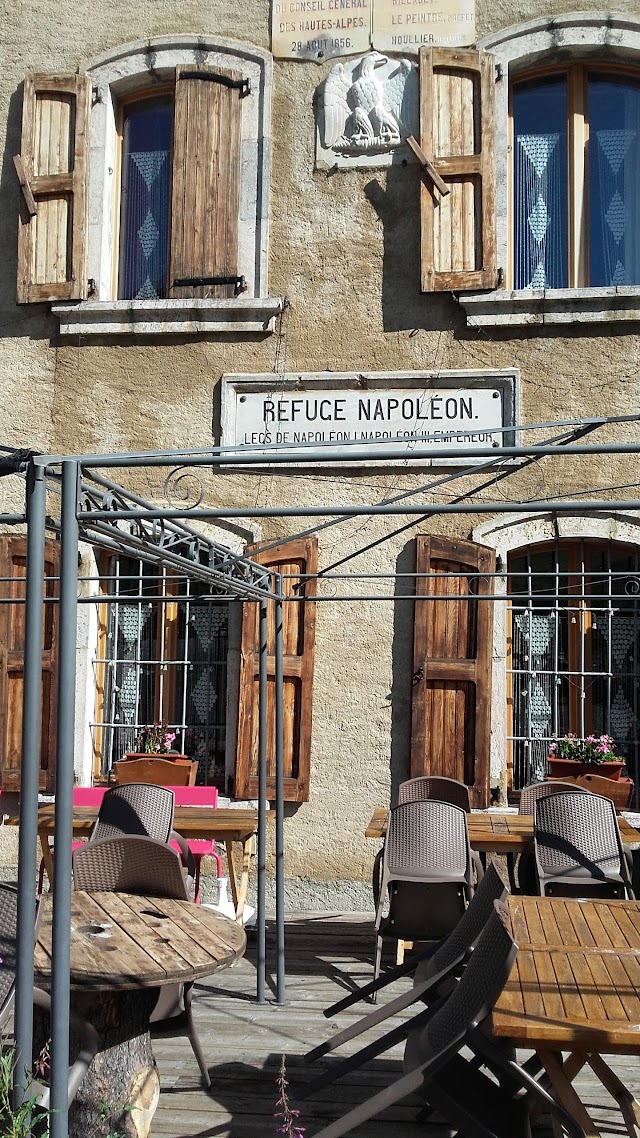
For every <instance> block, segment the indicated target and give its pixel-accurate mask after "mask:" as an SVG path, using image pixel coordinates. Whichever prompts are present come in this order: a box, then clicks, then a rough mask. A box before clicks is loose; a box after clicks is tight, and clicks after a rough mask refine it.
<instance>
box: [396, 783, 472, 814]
mask: <svg viewBox="0 0 640 1138" xmlns="http://www.w3.org/2000/svg"><path fill="white" fill-rule="evenodd" d="M425 798H436V799H437V800H438V802H451V803H452V805H453V806H459V807H460V809H461V810H464V811H466V813H467V814H469V813H470V811H471V803H470V801H469V788H468V786H466V785H465V784H464V782H458V780H457V779H455V778H442V777H440V776H436V775H424V776H422V777H420V778H409V779H407V781H406V782H401V783H400V786H399V787H398V806H401V805H402V804H403V803H404V802H421V801H422V800H423V799H425Z"/></svg>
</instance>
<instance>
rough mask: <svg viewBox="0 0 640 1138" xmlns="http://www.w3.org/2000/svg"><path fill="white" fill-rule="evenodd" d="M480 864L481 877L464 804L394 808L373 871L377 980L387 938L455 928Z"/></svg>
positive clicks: (435, 936)
mask: <svg viewBox="0 0 640 1138" xmlns="http://www.w3.org/2000/svg"><path fill="white" fill-rule="evenodd" d="M474 864H475V866H476V870H477V875H478V878H480V877H481V876H482V868H481V866H480V864H479V859H477V858H474V856H473V855H472V853H471V848H470V846H469V835H468V832H467V816H466V814H465V812H464V810H461V809H460V807H459V806H452V805H451V803H448V802H440V801H436V800H435V799H427V800H423V801H418V802H405V803H403V804H402V805H401V806H396V807H395V808H394V809H393V810H391V811H390V813H389V824H388V828H387V836H386V838H385V843H384V847H383V849H382V850H380V852H379V853H378V855H377V856H376V860H375V863H374V870H373V893H374V901H375V908H376V915H375V930H376V954H375V964H374V973H373V978H374V980H376V979H377V977H378V974H379V972H380V961H381V956H382V944H383V940H384V938H393V939H394V940H396V941H398V940H411V941H425V940H440V939H441V938H442V937H443V936H446V935H447V934H448V933H450V932H451V930H452V929H453V928H454V927H455V925H456V924H457V923H458V921H459V920H460V917H461V916H462V914H463V912H464V910H465V909H466V907H467V905H468V903H469V901H470V900H471V897H472V896H473V889H474V885H473V866H474ZM387 899H388V902H389V906H388V912H387V913H386V915H385V911H384V910H385V906H386V903H387Z"/></svg>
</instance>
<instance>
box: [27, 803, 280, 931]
mask: <svg viewBox="0 0 640 1138" xmlns="http://www.w3.org/2000/svg"><path fill="white" fill-rule="evenodd" d="M97 817H98V809H97V807H91V806H74V808H73V836H74V838H75V837H80V838H89V837H90V836H91V831H92V830H93V827H94V826H95V823H96V818H97ZM16 821H17V819H11V822H16ZM54 824H55V806H54V805H53V803H48V804H47V805H46V806H41V807H40V808H39V810H38V836H39V838H40V845H41V847H42V856H43V858H44V864H45V869H46V871H47V877H48V878H49V881H53V850H52V846H51V839H52V838H53V833H54ZM173 828H174V830H177V832H178V833H179V834H182V837H183V838H185V839H187V840H188V839H189V838H193V839H198V838H205V839H207V838H213V839H214V841H216V842H223V843H224V846H225V850H226V854H227V863H228V866H229V882H230V885H231V893H232V896H233V903H234V905H235V907H236V916H237V919H238V920H241V919H242V914H243V910H244V905H245V901H246V899H247V889H248V886H249V865H250V862H251V854H252V851H253V839H254V835H255V834H256V832H257V830H258V811H257V810H229V809H227V810H225V809H218V808H217V807H216V808H214V807H212V806H176V808H175V814H174V817H173ZM234 843H237V844H239V845H241V847H242V868H241V870H240V874H239V875H238V867H237V864H236V861H235V856H234V849H233V847H234Z"/></svg>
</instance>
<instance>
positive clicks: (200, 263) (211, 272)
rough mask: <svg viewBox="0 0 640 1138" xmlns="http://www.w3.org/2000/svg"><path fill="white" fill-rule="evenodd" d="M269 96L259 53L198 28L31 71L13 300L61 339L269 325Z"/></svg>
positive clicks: (272, 302)
mask: <svg viewBox="0 0 640 1138" xmlns="http://www.w3.org/2000/svg"><path fill="white" fill-rule="evenodd" d="M150 59H153V65H152V66H150ZM270 95H271V57H270V55H269V54H268V53H267V52H263V51H260V50H259V49H257V48H252V47H250V46H248V45H247V46H246V47H245V46H240V45H238V44H231V43H225V42H224V41H218V40H212V39H208V38H207V37H200V38H198V39H194V38H193V37H188V36H177V37H175V36H174V37H169V36H167V37H159V38H158V39H155V40H151V41H149V42H148V43H145V44H140V43H138V44H130V45H126V46H125V47H122V48H120V49H116V50H115V51H114V52H111V53H109V54H108V55H106V56H103V57H101V58H100V59H99V60H97V61H96V62H95V63H93V64H91V65H90V66H89V67H88V68H87V71H86V72H85V73H82V74H79V75H71V76H69V75H67V76H65V75H35V76H29V77H28V78H27V79H26V80H25V84H24V98H23V127H22V145H21V154H20V156H19V157H18V160H17V170H18V177H19V179H20V184H21V187H22V191H23V198H22V204H21V217H20V237H19V257H18V261H19V264H18V301H19V303H32V302H41V301H50V302H53V303H54V305H55V307H54V311H55V313H56V314H57V315H58V317H59V319H60V331H61V334H62V335H65V334H73V335H100V336H104V335H109V334H110V333H111V334H120V335H121V334H126V335H132V334H135V333H136V332H140V333H143V334H145V335H150V334H153V333H154V332H155V333H158V334H166V333H171V332H174V333H189V334H194V333H204V332H259V333H264V332H265V331H267V332H268V331H273V328H274V327H275V317H276V315H277V313H278V312H279V311H280V309H281V306H282V303H281V300H280V299H279V298H275V297H273V298H272V297H269V296H268V295H267V256H268V233H267V230H268V186H269V156H270V146H269V119H270ZM69 301H72V302H74V303H72V304H70V303H68V302H69ZM78 301H82V302H83V303H81V304H78V303H77V302H78ZM60 302H62V303H60Z"/></svg>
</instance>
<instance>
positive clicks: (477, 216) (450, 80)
mask: <svg viewBox="0 0 640 1138" xmlns="http://www.w3.org/2000/svg"><path fill="white" fill-rule="evenodd" d="M494 87H495V61H494V57H493V56H492V55H489V54H488V53H487V52H483V51H471V50H469V51H466V50H465V51H462V50H460V51H457V50H450V49H448V48H426V47H424V48H421V49H420V144H421V147H422V150H423V151H424V153H425V155H426V156H427V158H429V159H430V160H431V162H432V163H433V166H434V167H435V169H436V172H437V173H438V174H439V175H440V176H441V177H442V178H443V180H444V181H445V183H446V184H447V186H448V188H449V191H450V192H449V193H448V194H447V195H446V196H442V195H441V194H440V193H439V192H438V190H437V189H435V188H434V186H433V184H432V183H431V182H430V180H429V179H427V178H426V177H423V181H422V185H421V187H420V216H421V222H420V224H421V241H422V250H421V277H422V291H423V292H444V291H447V290H449V289H451V290H456V289H475V288H496V287H497V284H498V272H497V263H496V233H495V227H496V222H495V162H494Z"/></svg>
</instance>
